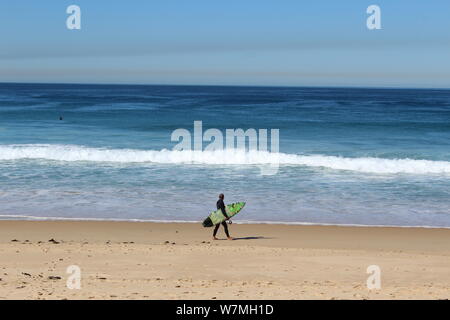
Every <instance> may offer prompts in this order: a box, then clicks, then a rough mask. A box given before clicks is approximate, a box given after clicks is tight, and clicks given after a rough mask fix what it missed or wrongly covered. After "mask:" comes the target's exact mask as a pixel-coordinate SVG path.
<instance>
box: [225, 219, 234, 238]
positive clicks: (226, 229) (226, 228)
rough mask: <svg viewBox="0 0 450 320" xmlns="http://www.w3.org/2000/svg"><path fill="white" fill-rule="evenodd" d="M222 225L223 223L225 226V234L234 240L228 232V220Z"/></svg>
mask: <svg viewBox="0 0 450 320" xmlns="http://www.w3.org/2000/svg"><path fill="white" fill-rule="evenodd" d="M222 225H223V228H224V229H225V234H226V235H227V238H228V239H229V240H233V238H232V237H230V234H229V233H228V226H227V222H226V221H224V222H222Z"/></svg>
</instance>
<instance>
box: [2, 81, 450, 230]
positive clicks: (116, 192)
mask: <svg viewBox="0 0 450 320" xmlns="http://www.w3.org/2000/svg"><path fill="white" fill-rule="evenodd" d="M60 117H62V120H60ZM194 121H202V125H203V129H204V130H207V129H208V128H216V129H218V130H220V131H221V132H224V134H225V130H226V129H237V128H241V129H243V130H247V129H250V128H253V129H256V130H258V129H267V130H269V131H270V130H271V129H279V153H278V154H277V157H276V161H277V162H278V163H279V168H278V171H277V173H276V174H273V175H261V170H260V165H261V164H267V162H270V161H271V160H270V157H267V155H266V154H264V153H258V152H256V153H255V152H253V153H252V151H248V150H247V151H245V150H241V151H242V152H243V154H239V155H237V154H236V153H233V152H231V151H230V152H228V151H224V152H218V153H214V152H212V153H211V152H209V153H208V152H201V151H200V153H198V152H197V151H193V152H197V153H196V154H195V156H194V157H193V154H190V153H189V151H185V152H179V151H174V150H173V147H174V146H175V145H176V144H177V142H176V141H171V134H172V133H173V132H174V130H176V129H179V128H184V129H186V130H189V131H191V132H193V125H194ZM205 146H206V144H205ZM219 193H224V194H225V202H226V203H231V202H236V201H246V202H247V205H246V207H245V209H244V210H243V211H242V213H240V214H239V215H238V216H236V218H235V220H236V221H237V222H238V221H242V222H281V223H306V224H308V223H311V224H351V225H395V226H433V227H450V90H428V89H427V90H425V89H363V88H361V89H350V88H281V87H280V88H271V87H219V86H144V85H142V86H141V85H62V84H54V85H53V84H0V216H1V217H0V218H3V219H13V218H15V219H17V218H19V219H55V218H58V219H61V218H63V219H117V220H138V221H140V220H145V221H146V220H151V221H200V220H203V218H205V217H206V216H207V215H208V213H209V212H210V211H211V210H213V209H215V202H216V200H217V196H218V194H219Z"/></svg>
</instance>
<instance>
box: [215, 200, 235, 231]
mask: <svg viewBox="0 0 450 320" xmlns="http://www.w3.org/2000/svg"><path fill="white" fill-rule="evenodd" d="M224 198H225V196H224V195H223V193H221V194H219V200H217V210H219V209H220V210H222V213H223V215H224V216H225V218H227V219H226V220H225V221H223V222H222V223H221V224H222V226H223V228H224V229H225V234H226V235H227V238H228V240H233V238H232V237H230V234H229V233H228V226H227V222H226V221H227V220H229V219H230V217H229V216H228V215H227V212H226V211H225V203H224V202H223V199H224ZM221 224H220V223H219V224H216V227H215V228H214V232H213V239H214V240H219V239H217V238H216V234H217V230H219V227H220V225H221Z"/></svg>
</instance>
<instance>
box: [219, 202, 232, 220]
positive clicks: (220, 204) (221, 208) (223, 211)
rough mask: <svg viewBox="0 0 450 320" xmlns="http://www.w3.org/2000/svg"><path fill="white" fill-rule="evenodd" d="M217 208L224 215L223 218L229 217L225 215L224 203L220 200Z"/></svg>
mask: <svg viewBox="0 0 450 320" xmlns="http://www.w3.org/2000/svg"><path fill="white" fill-rule="evenodd" d="M219 209H220V210H222V213H223V215H224V216H225V218H227V219H230V217H229V216H228V215H227V212H226V211H225V203H223V201H222V200H220V201H219Z"/></svg>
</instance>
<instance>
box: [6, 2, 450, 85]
mask: <svg viewBox="0 0 450 320" xmlns="http://www.w3.org/2000/svg"><path fill="white" fill-rule="evenodd" d="M73 4H75V5H78V6H79V7H80V8H81V29H80V30H69V29H68V28H67V27H66V19H67V18H68V17H69V14H67V13H66V9H67V7H68V6H69V5H73ZM373 4H375V5H378V6H379V7H380V9H381V29H380V30H369V29H368V28H367V26H366V20H367V18H368V17H369V14H367V12H366V10H367V7H368V6H370V5H373ZM0 39H1V41H0V82H46V83H48V82H52V83H124V84H125V83H130V84H190V85H191V84H192V85H193V84H201V85H269V86H272V85H273V86H278V85H281V86H359V87H426V88H430V87H431V88H450V1H448V0H433V1H420V0H381V1H380V0H377V1H375V0H373V1H372V0H370V1H366V0H341V1H336V0H315V1H301V0H294V1H291V0H283V1H280V0H273V1H266V0H222V1H218V0H190V1H186V0H146V1H141V0H134V1H101V0H96V1H93V0H71V1H65V0H53V1H52V0H40V1H26V0H2V1H1V2H0Z"/></svg>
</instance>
